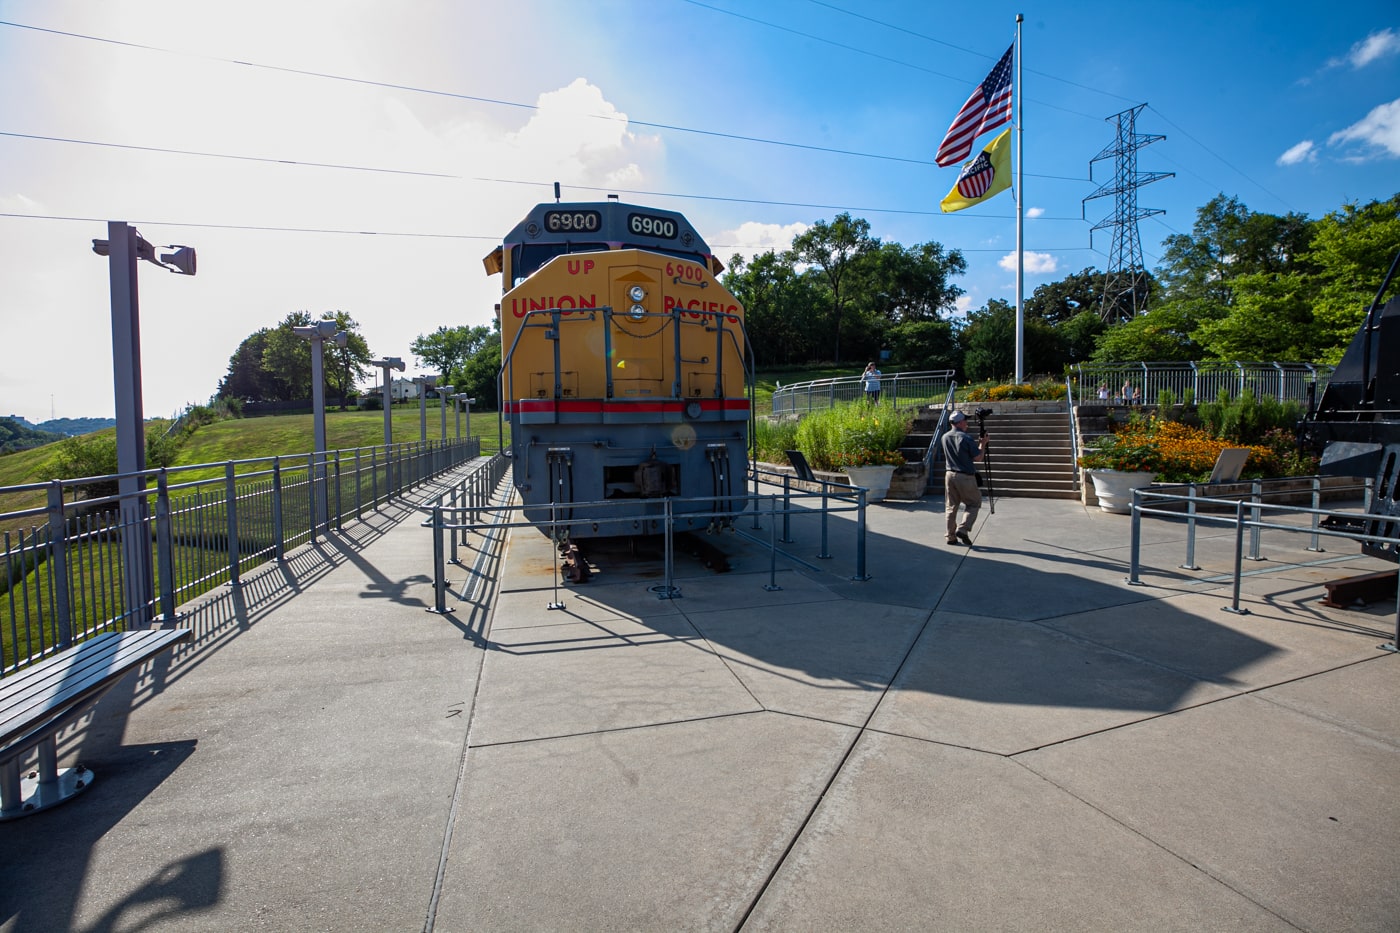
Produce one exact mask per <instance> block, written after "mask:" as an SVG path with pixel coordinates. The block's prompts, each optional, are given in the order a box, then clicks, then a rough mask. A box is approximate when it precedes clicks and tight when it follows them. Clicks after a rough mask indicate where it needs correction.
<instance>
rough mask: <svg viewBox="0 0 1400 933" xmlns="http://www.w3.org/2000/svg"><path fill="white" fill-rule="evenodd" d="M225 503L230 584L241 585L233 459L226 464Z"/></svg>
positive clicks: (236, 488)
mask: <svg viewBox="0 0 1400 933" xmlns="http://www.w3.org/2000/svg"><path fill="white" fill-rule="evenodd" d="M224 504H225V509H226V510H227V513H228V515H227V518H228V526H227V533H228V585H229V586H239V585H240V581H239V579H238V551H239V548H238V487H237V485H236V484H235V483H234V478H233V461H232V460H229V461H228V462H226V463H225V464H224Z"/></svg>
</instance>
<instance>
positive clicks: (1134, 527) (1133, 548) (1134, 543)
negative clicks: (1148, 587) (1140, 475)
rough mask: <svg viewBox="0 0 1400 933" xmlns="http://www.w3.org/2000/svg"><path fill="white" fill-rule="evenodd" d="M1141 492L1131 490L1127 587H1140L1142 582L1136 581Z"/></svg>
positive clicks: (1140, 547)
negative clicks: (1139, 496)
mask: <svg viewBox="0 0 1400 933" xmlns="http://www.w3.org/2000/svg"><path fill="white" fill-rule="evenodd" d="M1141 492H1142V490H1140V489H1134V490H1133V504H1132V506H1131V509H1130V511H1131V512H1132V518H1131V519H1130V520H1129V528H1130V532H1129V535H1128V581H1127V582H1128V585H1129V586H1142V581H1141V580H1139V579H1138V571H1139V569H1140V566H1141V558H1142V501H1141V500H1140V499H1139V498H1138V495H1139V493H1141Z"/></svg>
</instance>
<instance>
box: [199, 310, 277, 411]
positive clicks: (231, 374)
mask: <svg viewBox="0 0 1400 933" xmlns="http://www.w3.org/2000/svg"><path fill="white" fill-rule="evenodd" d="M269 333H271V330H270V329H269V328H266V327H263V328H260V329H259V330H256V331H254V332H253V333H251V334H249V335H248V336H247V337H245V338H243V342H242V343H240V344H239V345H238V349H237V350H235V351H234V353H233V355H232V356H230V357H229V358H228V372H227V373H226V374H225V375H224V378H223V379H221V380H219V387H218V389H217V390H216V392H215V393H214V394H215V396H216V397H218V398H236V399H247V400H249V401H254V402H264V401H273V400H275V399H277V398H280V396H279V394H278V385H277V382H276V381H275V380H274V379H272V377H271V374H269V373H268V372H267V370H265V369H263V352H264V351H265V350H266V349H267V337H268V334H269Z"/></svg>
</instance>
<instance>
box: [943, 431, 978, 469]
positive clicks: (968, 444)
mask: <svg viewBox="0 0 1400 933" xmlns="http://www.w3.org/2000/svg"><path fill="white" fill-rule="evenodd" d="M978 452H979V451H978V446H977V438H975V437H973V436H972V435H971V434H968V433H967V432H966V431H959V430H958V429H957V428H949V429H948V433H947V434H944V435H943V459H944V460H946V461H947V463H948V469H949V470H952V471H953V472H955V473H972V472H975V471H976V469H977V468H976V467H975V466H974V465H973V460H972V458H973V457H975V456H977V454H978Z"/></svg>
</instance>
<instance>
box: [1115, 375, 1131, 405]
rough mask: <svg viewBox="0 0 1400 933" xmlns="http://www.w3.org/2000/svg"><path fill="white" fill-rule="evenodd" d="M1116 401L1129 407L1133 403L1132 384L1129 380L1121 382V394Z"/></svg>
mask: <svg viewBox="0 0 1400 933" xmlns="http://www.w3.org/2000/svg"><path fill="white" fill-rule="evenodd" d="M1118 399H1119V401H1121V402H1122V403H1123V404H1124V405H1131V404H1132V403H1133V384H1132V382H1131V381H1130V380H1127V379H1124V380H1123V389H1122V394H1121V395H1119V396H1118Z"/></svg>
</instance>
